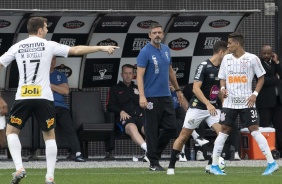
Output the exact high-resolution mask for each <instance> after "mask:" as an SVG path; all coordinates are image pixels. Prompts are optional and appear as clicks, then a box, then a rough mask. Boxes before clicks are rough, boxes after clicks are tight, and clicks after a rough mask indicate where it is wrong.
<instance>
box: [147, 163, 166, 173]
mask: <svg viewBox="0 0 282 184" xmlns="http://www.w3.org/2000/svg"><path fill="white" fill-rule="evenodd" d="M149 170H150V171H165V170H164V168H163V167H162V166H160V164H156V165H150V168H149Z"/></svg>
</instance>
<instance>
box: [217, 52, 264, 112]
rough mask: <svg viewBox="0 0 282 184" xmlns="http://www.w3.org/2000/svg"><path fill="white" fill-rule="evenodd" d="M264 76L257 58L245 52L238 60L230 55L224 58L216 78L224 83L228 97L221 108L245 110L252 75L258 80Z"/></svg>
mask: <svg viewBox="0 0 282 184" xmlns="http://www.w3.org/2000/svg"><path fill="white" fill-rule="evenodd" d="M264 74H265V70H264V68H263V66H262V65H261V62H260V60H259V58H258V57H257V56H256V55H254V54H251V53H248V52H246V53H245V54H244V55H242V56H241V57H240V58H238V59H237V58H235V57H234V56H233V55H232V54H227V55H225V56H224V58H223V60H222V63H221V66H220V69H219V73H218V77H219V78H220V79H223V80H225V81H226V89H227V90H228V97H227V98H226V99H224V102H223V107H225V108H232V109H245V108H248V107H247V98H249V97H250V96H251V95H252V93H253V92H252V81H253V78H254V75H256V76H257V77H258V78H259V77H260V76H262V75H264Z"/></svg>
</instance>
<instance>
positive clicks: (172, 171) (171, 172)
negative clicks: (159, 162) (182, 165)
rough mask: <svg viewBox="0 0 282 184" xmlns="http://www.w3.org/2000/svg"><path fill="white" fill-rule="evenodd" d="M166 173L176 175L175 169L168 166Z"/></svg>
mask: <svg viewBox="0 0 282 184" xmlns="http://www.w3.org/2000/svg"><path fill="white" fill-rule="evenodd" d="M166 174H167V175H174V169H172V168H168V169H167V171H166Z"/></svg>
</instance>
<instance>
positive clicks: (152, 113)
mask: <svg viewBox="0 0 282 184" xmlns="http://www.w3.org/2000/svg"><path fill="white" fill-rule="evenodd" d="M149 37H150V39H151V41H150V42H149V43H148V44H147V45H146V46H145V47H144V48H142V49H141V51H140V53H139V55H138V57H137V84H138V89H139V104H140V106H141V107H142V108H143V109H144V118H145V120H144V122H145V124H144V127H145V136H146V142H147V151H148V152H147V156H148V158H149V160H150V170H151V171H164V169H163V167H162V166H160V164H159V158H160V157H161V153H162V151H163V150H164V149H165V148H166V146H167V144H168V143H169V141H170V139H171V138H175V133H176V122H175V111H174V106H173V103H172V99H171V97H170V96H171V94H170V89H169V81H170V82H171V84H172V85H173V86H174V88H175V89H176V91H177V96H178V99H179V101H180V102H182V99H183V95H182V92H181V90H180V89H179V86H178V83H177V80H176V77H175V73H174V71H173V69H172V66H171V57H170V50H169V48H168V46H166V45H164V44H162V43H161V41H162V39H163V37H164V33H163V29H162V26H161V25H160V24H152V25H151V27H150V32H149ZM160 126H161V127H162V128H163V132H162V134H161V135H159V136H158V131H159V128H160Z"/></svg>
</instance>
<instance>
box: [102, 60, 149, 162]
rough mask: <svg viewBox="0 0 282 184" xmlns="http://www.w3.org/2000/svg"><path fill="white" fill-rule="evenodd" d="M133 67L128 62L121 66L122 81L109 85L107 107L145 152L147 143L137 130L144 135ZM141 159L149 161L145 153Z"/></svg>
mask: <svg viewBox="0 0 282 184" xmlns="http://www.w3.org/2000/svg"><path fill="white" fill-rule="evenodd" d="M133 71H134V67H133V66H132V65H130V64H125V65H123V66H122V73H121V77H122V79H123V81H120V82H119V83H118V84H116V85H114V86H112V87H111V89H110V91H109V96H108V103H107V109H108V111H109V112H113V113H115V114H116V115H117V116H120V119H119V121H121V122H122V123H121V124H122V125H123V126H124V129H125V133H126V134H128V135H129V136H130V137H131V139H132V140H133V141H134V142H135V143H136V144H137V145H139V146H140V147H141V148H142V149H143V150H144V151H145V152H147V144H146V142H145V140H144V139H143V137H142V135H141V134H140V133H139V132H142V133H143V135H144V124H143V122H144V121H143V116H142V109H141V107H140V106H139V91H138V89H137V85H136V84H134V82H133V81H132V79H133V77H134V74H133ZM143 161H147V162H149V160H148V158H147V157H146V155H145V156H144V159H143Z"/></svg>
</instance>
